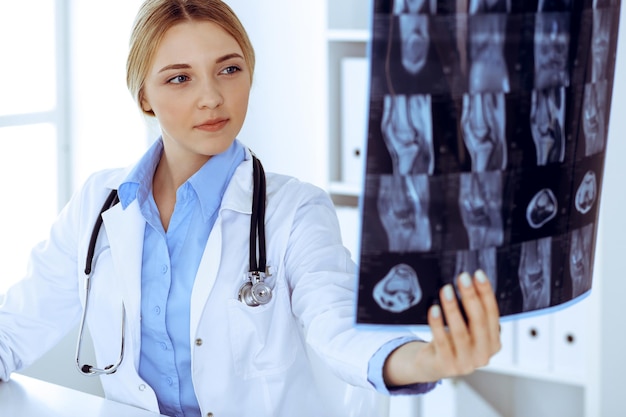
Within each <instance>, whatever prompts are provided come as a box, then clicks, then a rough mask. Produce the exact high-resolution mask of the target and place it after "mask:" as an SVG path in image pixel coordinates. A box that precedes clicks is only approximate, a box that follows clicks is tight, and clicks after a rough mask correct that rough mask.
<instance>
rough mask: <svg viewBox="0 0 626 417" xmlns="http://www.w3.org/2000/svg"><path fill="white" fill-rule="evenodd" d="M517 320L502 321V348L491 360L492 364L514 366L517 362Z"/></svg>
mask: <svg viewBox="0 0 626 417" xmlns="http://www.w3.org/2000/svg"><path fill="white" fill-rule="evenodd" d="M515 325H516V322H515V321H505V322H502V323H500V342H501V344H502V348H501V349H500V352H498V353H496V354H495V355H494V356H493V357H492V358H491V361H490V362H489V364H490V365H497V366H513V365H514V364H515V350H516V349H515V348H516V340H515V339H516V337H515V336H516V334H515V333H516V329H515Z"/></svg>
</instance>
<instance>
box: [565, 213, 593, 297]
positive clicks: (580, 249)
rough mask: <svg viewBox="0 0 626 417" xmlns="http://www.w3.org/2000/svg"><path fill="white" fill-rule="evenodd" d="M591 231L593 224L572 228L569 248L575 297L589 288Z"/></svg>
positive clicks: (573, 294) (573, 295)
mask: <svg viewBox="0 0 626 417" xmlns="http://www.w3.org/2000/svg"><path fill="white" fill-rule="evenodd" d="M592 233H593V224H589V225H587V226H585V227H582V228H580V229H576V230H572V234H571V238H570V250H569V270H570V275H571V278H572V297H577V296H579V295H580V294H583V293H584V292H586V291H587V290H589V289H590V288H591V239H592Z"/></svg>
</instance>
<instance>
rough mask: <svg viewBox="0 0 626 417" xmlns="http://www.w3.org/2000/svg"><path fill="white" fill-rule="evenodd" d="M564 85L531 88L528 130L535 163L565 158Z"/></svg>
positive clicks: (559, 160) (546, 162) (541, 163)
mask: <svg viewBox="0 0 626 417" xmlns="http://www.w3.org/2000/svg"><path fill="white" fill-rule="evenodd" d="M564 126H565V87H561V88H550V89H548V90H533V92H532V102H531V111H530V130H531V133H532V136H533V141H534V142H535V149H536V150H537V165H546V164H548V163H554V162H563V160H564V159H565V134H564Z"/></svg>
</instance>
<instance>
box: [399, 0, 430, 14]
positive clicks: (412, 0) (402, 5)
mask: <svg viewBox="0 0 626 417" xmlns="http://www.w3.org/2000/svg"><path fill="white" fill-rule="evenodd" d="M435 10H437V0H394V1H393V14H396V15H399V14H405V13H412V14H430V13H431V11H435Z"/></svg>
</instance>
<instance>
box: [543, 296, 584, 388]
mask: <svg viewBox="0 0 626 417" xmlns="http://www.w3.org/2000/svg"><path fill="white" fill-rule="evenodd" d="M588 302H589V300H588V299H587V300H583V301H581V302H579V303H578V304H575V305H573V306H570V307H568V308H566V309H564V310H561V311H557V312H556V313H554V314H553V315H552V320H553V323H552V347H553V354H554V357H553V359H552V362H553V370H554V371H555V372H557V373H560V374H565V375H578V376H584V375H585V373H586V361H587V351H586V350H587V335H586V332H585V330H586V328H587V327H586V326H585V320H586V318H587V315H588V313H587V310H586V309H587V305H588Z"/></svg>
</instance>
